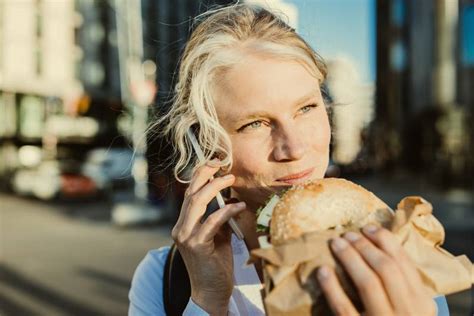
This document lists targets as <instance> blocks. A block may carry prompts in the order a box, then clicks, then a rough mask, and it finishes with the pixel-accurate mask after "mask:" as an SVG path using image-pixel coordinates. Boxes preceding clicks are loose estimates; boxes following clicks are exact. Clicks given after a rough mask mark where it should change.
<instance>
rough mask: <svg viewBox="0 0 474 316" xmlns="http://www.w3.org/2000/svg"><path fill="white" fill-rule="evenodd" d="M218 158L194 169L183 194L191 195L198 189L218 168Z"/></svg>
mask: <svg viewBox="0 0 474 316" xmlns="http://www.w3.org/2000/svg"><path fill="white" fill-rule="evenodd" d="M219 162H220V160H218V159H215V160H211V161H209V162H207V163H206V164H205V165H202V166H200V167H198V168H197V169H196V171H195V172H194V174H193V177H192V178H191V182H190V183H189V186H188V189H187V190H186V193H185V196H189V195H193V194H194V193H196V192H197V191H199V190H200V189H201V188H202V187H203V186H204V185H206V183H207V182H209V179H210V178H211V177H212V176H214V175H215V174H216V173H217V171H219V169H220V163H219Z"/></svg>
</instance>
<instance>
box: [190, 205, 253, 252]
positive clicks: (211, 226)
mask: <svg viewBox="0 0 474 316" xmlns="http://www.w3.org/2000/svg"><path fill="white" fill-rule="evenodd" d="M245 206H246V204H245V202H239V203H235V204H227V205H226V206H225V207H223V208H221V209H219V210H217V211H216V212H214V213H212V214H211V215H209V217H208V218H207V219H206V221H205V222H204V224H202V226H201V228H200V230H199V232H198V234H197V236H196V238H197V241H198V242H200V243H205V242H209V241H213V240H214V237H215V235H216V234H217V233H218V232H219V230H220V229H221V228H222V225H224V224H225V223H227V222H228V221H229V219H230V218H232V217H234V216H235V215H237V214H239V213H240V212H242V211H243V210H244V209H245Z"/></svg>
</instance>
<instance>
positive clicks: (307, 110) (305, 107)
mask: <svg viewBox="0 0 474 316" xmlns="http://www.w3.org/2000/svg"><path fill="white" fill-rule="evenodd" d="M317 106H318V105H317V104H309V105H306V106H304V107H302V108H301V109H300V111H301V112H303V113H307V112H309V111H311V110H312V109H313V108H315V107H317Z"/></svg>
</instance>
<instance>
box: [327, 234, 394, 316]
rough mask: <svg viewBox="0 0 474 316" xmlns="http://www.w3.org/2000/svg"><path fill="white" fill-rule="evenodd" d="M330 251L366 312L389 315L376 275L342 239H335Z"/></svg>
mask: <svg viewBox="0 0 474 316" xmlns="http://www.w3.org/2000/svg"><path fill="white" fill-rule="evenodd" d="M331 249H332V250H333V251H334V254H335V255H336V257H337V258H338V259H339V261H340V262H341V264H342V265H343V267H344V269H345V270H346V271H347V273H348V274H349V276H350V278H351V279H352V281H353V282H354V285H355V286H356V288H357V290H358V292H359V295H360V298H361V300H362V303H363V304H364V306H365V309H366V311H367V312H368V313H369V314H373V315H388V314H390V310H391V305H390V301H389V300H388V297H387V295H386V293H385V289H384V288H383V286H382V282H381V281H380V279H379V278H378V276H377V274H375V272H374V271H373V270H372V269H371V268H370V267H369V266H368V265H367V263H366V262H365V261H364V259H362V257H361V256H360V254H359V253H358V252H357V251H356V250H355V249H354V248H352V246H351V245H350V244H349V242H347V241H346V240H345V239H343V238H335V239H333V240H332V242H331Z"/></svg>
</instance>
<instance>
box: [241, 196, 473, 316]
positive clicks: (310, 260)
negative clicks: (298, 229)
mask: <svg viewBox="0 0 474 316" xmlns="http://www.w3.org/2000/svg"><path fill="white" fill-rule="evenodd" d="M432 210H433V209H432V206H431V204H430V203H428V202H427V201H425V200H424V199H423V198H421V197H406V198H404V199H403V200H402V201H401V202H400V203H399V204H398V207H397V210H396V211H395V215H394V218H393V221H392V222H391V224H390V227H386V228H387V229H389V230H390V231H392V232H393V233H394V234H395V236H396V237H397V238H398V240H399V241H400V243H401V245H402V247H403V248H404V249H405V251H406V253H407V254H408V256H409V257H410V258H411V260H412V261H413V263H414V264H415V266H416V268H417V269H418V271H419V273H420V275H421V278H422V280H423V283H424V284H425V286H426V288H427V289H428V290H429V291H430V292H431V294H432V295H433V296H435V295H437V294H451V293H454V292H459V291H462V290H465V289H468V288H470V287H471V284H472V283H474V266H473V264H472V263H471V261H470V260H469V259H468V258H467V257H466V256H465V255H462V256H458V257H455V256H453V255H452V254H450V253H449V252H447V251H446V250H444V249H443V248H441V245H442V243H443V242H444V236H445V234H444V229H443V226H442V225H441V223H440V222H439V221H438V220H437V219H436V218H435V217H434V216H433V215H432ZM374 224H377V223H374ZM346 231H347V229H346V230H344V231H341V230H339V231H338V230H330V231H324V232H317V233H311V234H306V235H303V236H302V237H300V238H299V239H296V240H294V241H291V242H290V243H286V244H284V245H280V246H272V247H270V248H266V249H255V250H253V251H252V252H251V259H250V260H251V261H253V262H255V261H256V260H262V261H263V268H264V278H265V287H264V288H265V291H264V292H265V293H264V303H265V308H266V312H267V315H270V316H276V315H286V316H292V315H295V316H296V315H298V316H304V315H326V314H331V313H330V311H329V308H328V306H327V304H326V301H325V299H324V296H323V294H322V292H321V289H320V287H319V284H318V282H317V280H316V277H315V272H316V269H317V268H318V267H320V266H321V265H323V264H324V265H329V266H332V267H334V268H335V270H336V274H337V275H338V278H339V280H340V282H341V284H342V286H343V288H344V290H345V291H346V293H347V294H348V296H349V298H350V299H351V300H352V302H353V303H354V305H355V306H356V308H357V309H358V310H359V311H361V312H362V311H363V307H362V304H361V302H360V299H359V297H358V294H357V291H356V290H355V288H354V286H353V284H352V282H351V280H350V279H349V277H348V276H347V275H346V274H345V272H344V271H343V269H342V268H341V267H340V266H339V264H338V263H337V262H336V260H335V259H334V257H333V255H332V253H331V251H330V248H329V241H330V239H332V238H334V237H336V236H339V235H341V234H342V233H344V232H346Z"/></svg>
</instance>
